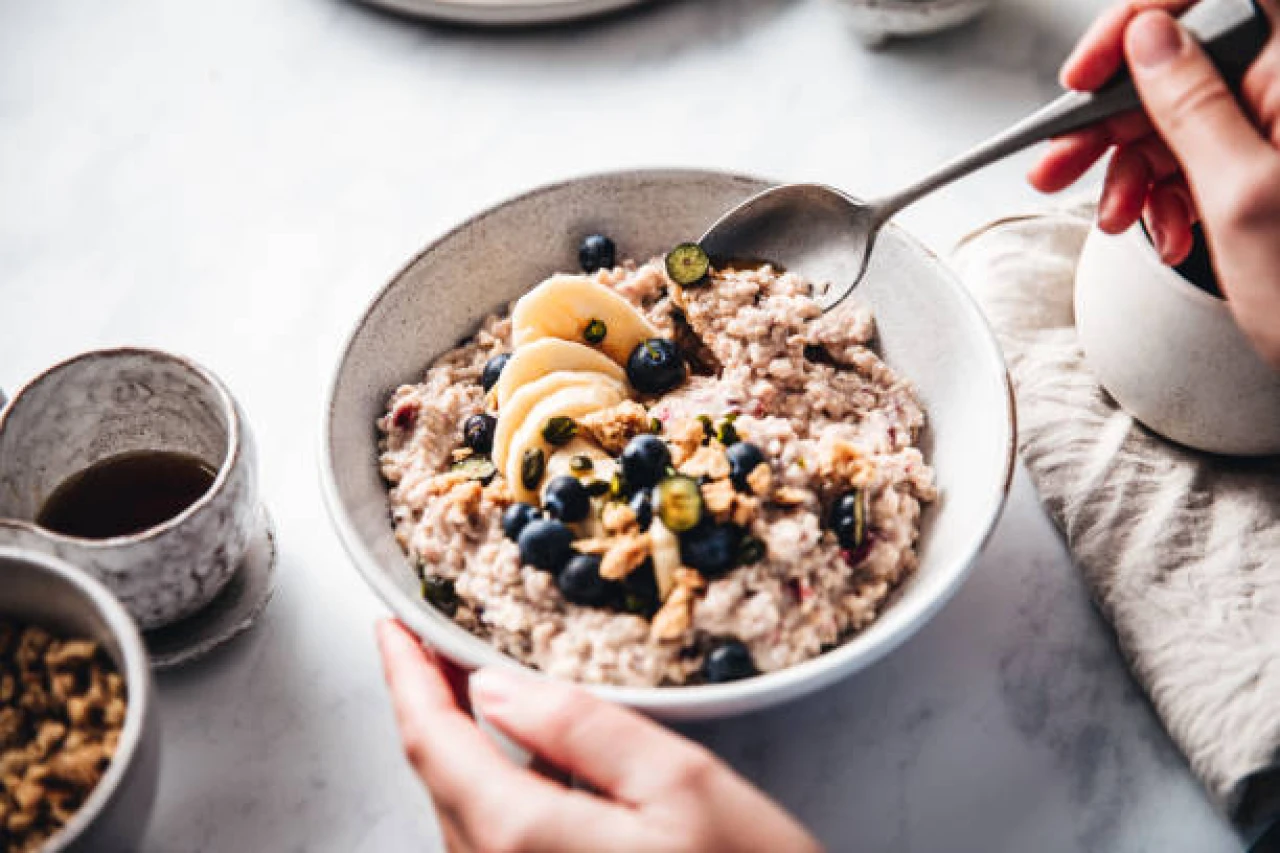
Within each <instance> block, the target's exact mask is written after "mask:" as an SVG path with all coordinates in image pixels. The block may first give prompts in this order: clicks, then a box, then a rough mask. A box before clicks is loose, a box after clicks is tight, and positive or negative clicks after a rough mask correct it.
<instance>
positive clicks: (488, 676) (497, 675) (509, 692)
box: [469, 667, 520, 708]
mask: <svg viewBox="0 0 1280 853" xmlns="http://www.w3.org/2000/svg"><path fill="white" fill-rule="evenodd" d="M519 689H520V685H519V682H518V681H517V680H516V679H515V678H514V677H512V676H511V675H510V674H509V673H506V672H503V671H502V670H500V669H494V668H492V667H486V668H485V669H482V670H480V671H479V672H475V673H472V675H471V683H470V686H469V690H470V692H471V700H472V701H473V702H478V703H479V704H481V705H484V706H485V707H488V708H492V707H494V706H496V705H502V704H505V703H507V702H509V701H511V699H512V698H514V697H515V695H516V693H517V692H518V691H519Z"/></svg>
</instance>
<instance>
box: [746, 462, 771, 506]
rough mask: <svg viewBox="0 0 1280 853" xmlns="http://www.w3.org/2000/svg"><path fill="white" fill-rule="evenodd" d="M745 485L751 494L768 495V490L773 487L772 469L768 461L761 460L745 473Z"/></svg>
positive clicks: (764, 496) (765, 496) (763, 496)
mask: <svg viewBox="0 0 1280 853" xmlns="http://www.w3.org/2000/svg"><path fill="white" fill-rule="evenodd" d="M747 485H748V486H750V487H751V493H752V494H753V495H758V496H759V497H762V498H767V497H769V490H770V489H772V488H773V469H772V468H770V467H769V463H768V462H761V463H760V464H759V465H757V466H756V467H755V468H754V469H753V470H752V471H751V473H750V474H748V475H747Z"/></svg>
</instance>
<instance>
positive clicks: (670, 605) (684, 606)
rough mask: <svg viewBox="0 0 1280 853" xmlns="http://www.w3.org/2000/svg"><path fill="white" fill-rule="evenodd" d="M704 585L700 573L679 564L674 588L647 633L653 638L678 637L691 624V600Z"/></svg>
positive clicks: (669, 638)
mask: <svg viewBox="0 0 1280 853" xmlns="http://www.w3.org/2000/svg"><path fill="white" fill-rule="evenodd" d="M705 586H706V582H705V581H704V580H703V579H702V575H700V574H698V573H697V572H695V571H694V570H693V569H689V568H685V567H683V566H681V567H680V568H679V569H677V570H676V573H675V588H674V589H673V590H671V595H669V596H668V597H667V600H666V601H665V602H664V603H663V605H662V607H661V609H659V610H658V612H657V613H655V614H654V616H653V622H652V623H651V625H650V626H649V634H650V636H652V637H653V638H654V639H655V640H659V641H664V640H676V639H679V638H680V637H681V636H682V635H683V634H684V632H685V631H687V630H688V629H689V626H690V625H691V624H693V602H694V599H695V598H696V597H697V593H698V590H700V589H702V588H703V587H705Z"/></svg>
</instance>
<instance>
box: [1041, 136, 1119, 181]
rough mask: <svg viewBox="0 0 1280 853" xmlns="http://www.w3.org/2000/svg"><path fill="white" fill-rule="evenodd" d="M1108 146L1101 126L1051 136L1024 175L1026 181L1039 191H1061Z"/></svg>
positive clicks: (1097, 158) (1096, 160)
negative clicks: (1047, 143) (1046, 148)
mask: <svg viewBox="0 0 1280 853" xmlns="http://www.w3.org/2000/svg"><path fill="white" fill-rule="evenodd" d="M1110 147H1111V138H1110V135H1109V134H1108V133H1107V130H1106V128H1103V127H1090V128H1086V129H1085V130H1081V131H1078V132H1076V133H1072V134H1070V135H1068V136H1063V137H1061V138H1059V139H1055V140H1053V142H1051V143H1050V144H1049V150H1048V151H1046V152H1045V154H1044V156H1043V157H1041V158H1040V161H1039V162H1038V163H1036V165H1035V166H1033V167H1032V169H1031V171H1030V172H1029V173H1028V174H1027V180H1028V181H1030V182H1031V185H1032V186H1033V187H1035V188H1036V189H1038V190H1039V191H1040V192H1042V193H1056V192H1061V191H1062V190H1064V189H1066V188H1067V187H1069V186H1071V185H1072V184H1074V183H1075V182H1076V181H1078V180H1080V178H1081V176H1082V175H1084V173H1085V172H1087V171H1089V169H1090V168H1092V166H1093V164H1094V163H1096V162H1098V160H1100V159H1101V158H1102V156H1103V155H1104V154H1106V153H1107V149H1109V148H1110Z"/></svg>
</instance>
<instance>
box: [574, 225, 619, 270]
mask: <svg viewBox="0 0 1280 853" xmlns="http://www.w3.org/2000/svg"><path fill="white" fill-rule="evenodd" d="M617 259H618V247H617V246H615V245H614V244H613V241H612V240H610V239H609V238H608V237H606V236H604V235H603V234H592V235H590V236H589V237H587V238H586V239H585V240H583V241H582V245H581V247H579V249H578V263H579V264H581V265H582V271H583V272H595V271H597V270H611V269H613V265H614V263H616V262H617Z"/></svg>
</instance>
